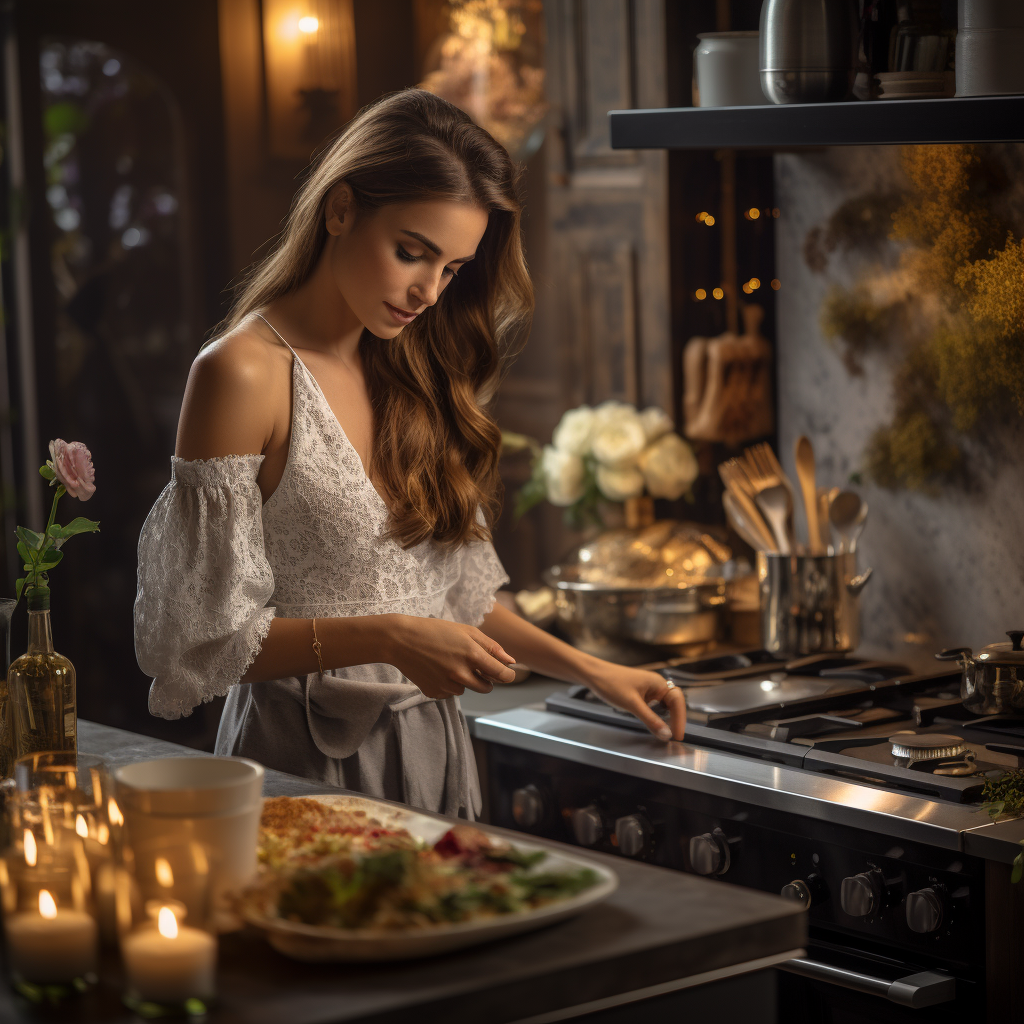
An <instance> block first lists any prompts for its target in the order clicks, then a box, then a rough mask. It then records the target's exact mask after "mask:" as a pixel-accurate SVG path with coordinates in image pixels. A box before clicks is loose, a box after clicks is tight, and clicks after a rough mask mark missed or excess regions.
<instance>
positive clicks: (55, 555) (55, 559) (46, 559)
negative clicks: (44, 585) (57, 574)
mask: <svg viewBox="0 0 1024 1024" xmlns="http://www.w3.org/2000/svg"><path fill="white" fill-rule="evenodd" d="M63 557H64V552H63V551H58V550H57V549H56V548H50V549H49V551H47V552H46V554H44V555H43V556H42V558H41V559H40V561H39V564H38V565H37V566H36V570H37V571H38V572H46V571H47V570H48V569H52V568H53V567H54V566H55V565H59V564H60V560H61V559H62V558H63Z"/></svg>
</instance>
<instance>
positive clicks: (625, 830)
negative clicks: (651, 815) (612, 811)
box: [613, 814, 654, 857]
mask: <svg viewBox="0 0 1024 1024" xmlns="http://www.w3.org/2000/svg"><path fill="white" fill-rule="evenodd" d="M653 840H654V829H653V827H652V826H651V823H650V822H649V821H648V820H647V819H646V818H645V817H644V816H643V815H642V814H627V815H626V816H625V817H624V818H619V819H618V820H617V821H616V822H615V836H614V840H613V841H614V843H615V846H616V847H618V850H619V853H621V854H622V855H623V856H624V857H640V856H642V855H643V853H644V851H645V850H647V849H648V847H649V846H650V845H651V843H652V842H653Z"/></svg>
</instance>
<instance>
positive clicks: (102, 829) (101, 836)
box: [96, 821, 110, 846]
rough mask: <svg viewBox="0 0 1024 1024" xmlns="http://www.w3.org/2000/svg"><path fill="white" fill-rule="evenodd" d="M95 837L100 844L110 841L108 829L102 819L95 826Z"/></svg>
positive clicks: (103, 844) (104, 844)
mask: <svg viewBox="0 0 1024 1024" xmlns="http://www.w3.org/2000/svg"><path fill="white" fill-rule="evenodd" d="M96 838H97V839H98V840H99V842H100V844H101V845H102V846H106V845H107V843H108V842H109V841H110V829H109V828H107V826H106V825H105V824H104V823H103V822H102V821H101V822H100V823H99V825H98V826H97V827H96Z"/></svg>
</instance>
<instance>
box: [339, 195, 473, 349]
mask: <svg viewBox="0 0 1024 1024" xmlns="http://www.w3.org/2000/svg"><path fill="white" fill-rule="evenodd" d="M346 192H347V187H346V186H341V191H340V192H339V193H336V197H332V202H331V203H329V204H328V209H327V230H328V231H329V232H330V234H331V235H333V236H334V239H333V243H334V244H333V245H332V246H331V247H330V251H329V253H328V258H329V261H330V269H331V275H332V277H333V279H334V282H335V284H336V285H337V287H338V290H339V291H340V292H341V294H342V296H343V297H344V299H345V301H346V302H347V303H348V305H349V307H350V308H351V310H352V312H353V313H355V315H356V316H357V317H358V318H359V321H360V322H361V323H362V325H363V326H364V327H365V328H366V329H367V330H368V331H369V332H370V333H371V334H373V335H375V336H376V337H378V338H393V337H394V336H395V335H396V334H398V333H399V332H400V331H401V330H402V328H403V327H405V326H406V325H407V324H410V323H412V321H413V320H414V319H415V318H416V316H417V315H418V314H420V313H422V312H423V310H425V309H426V308H427V307H428V306H432V305H433V304H434V303H435V302H437V300H438V298H439V297H440V295H441V292H443V291H444V290H445V288H446V287H447V286H448V284H449V282H450V281H451V280H452V278H453V277H454V276H455V275H456V274H458V273H459V271H460V270H461V269H462V267H463V266H464V265H465V264H466V263H468V262H469V261H470V260H471V259H473V256H474V254H475V253H476V250H477V246H479V244H480V240H481V239H482V238H483V236H484V231H485V229H486V228H487V211H486V210H484V209H483V208H482V207H480V206H477V205H475V204H469V203H453V202H445V201H441V200H437V201H431V202H424V203H401V204H395V205H392V206H382V207H381V208H380V209H378V210H373V211H369V212H361V211H357V210H355V208H354V207H353V206H352V204H351V202H346ZM349 195H350V193H349ZM342 218H344V219H342Z"/></svg>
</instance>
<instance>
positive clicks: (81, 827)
mask: <svg viewBox="0 0 1024 1024" xmlns="http://www.w3.org/2000/svg"><path fill="white" fill-rule="evenodd" d="M75 831H76V832H77V833H78V834H79V835H80V836H81V837H82V838H83V839H88V838H89V826H88V825H87V824H86V823H85V815H84V814H80V815H79V816H78V817H77V818H75Z"/></svg>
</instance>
